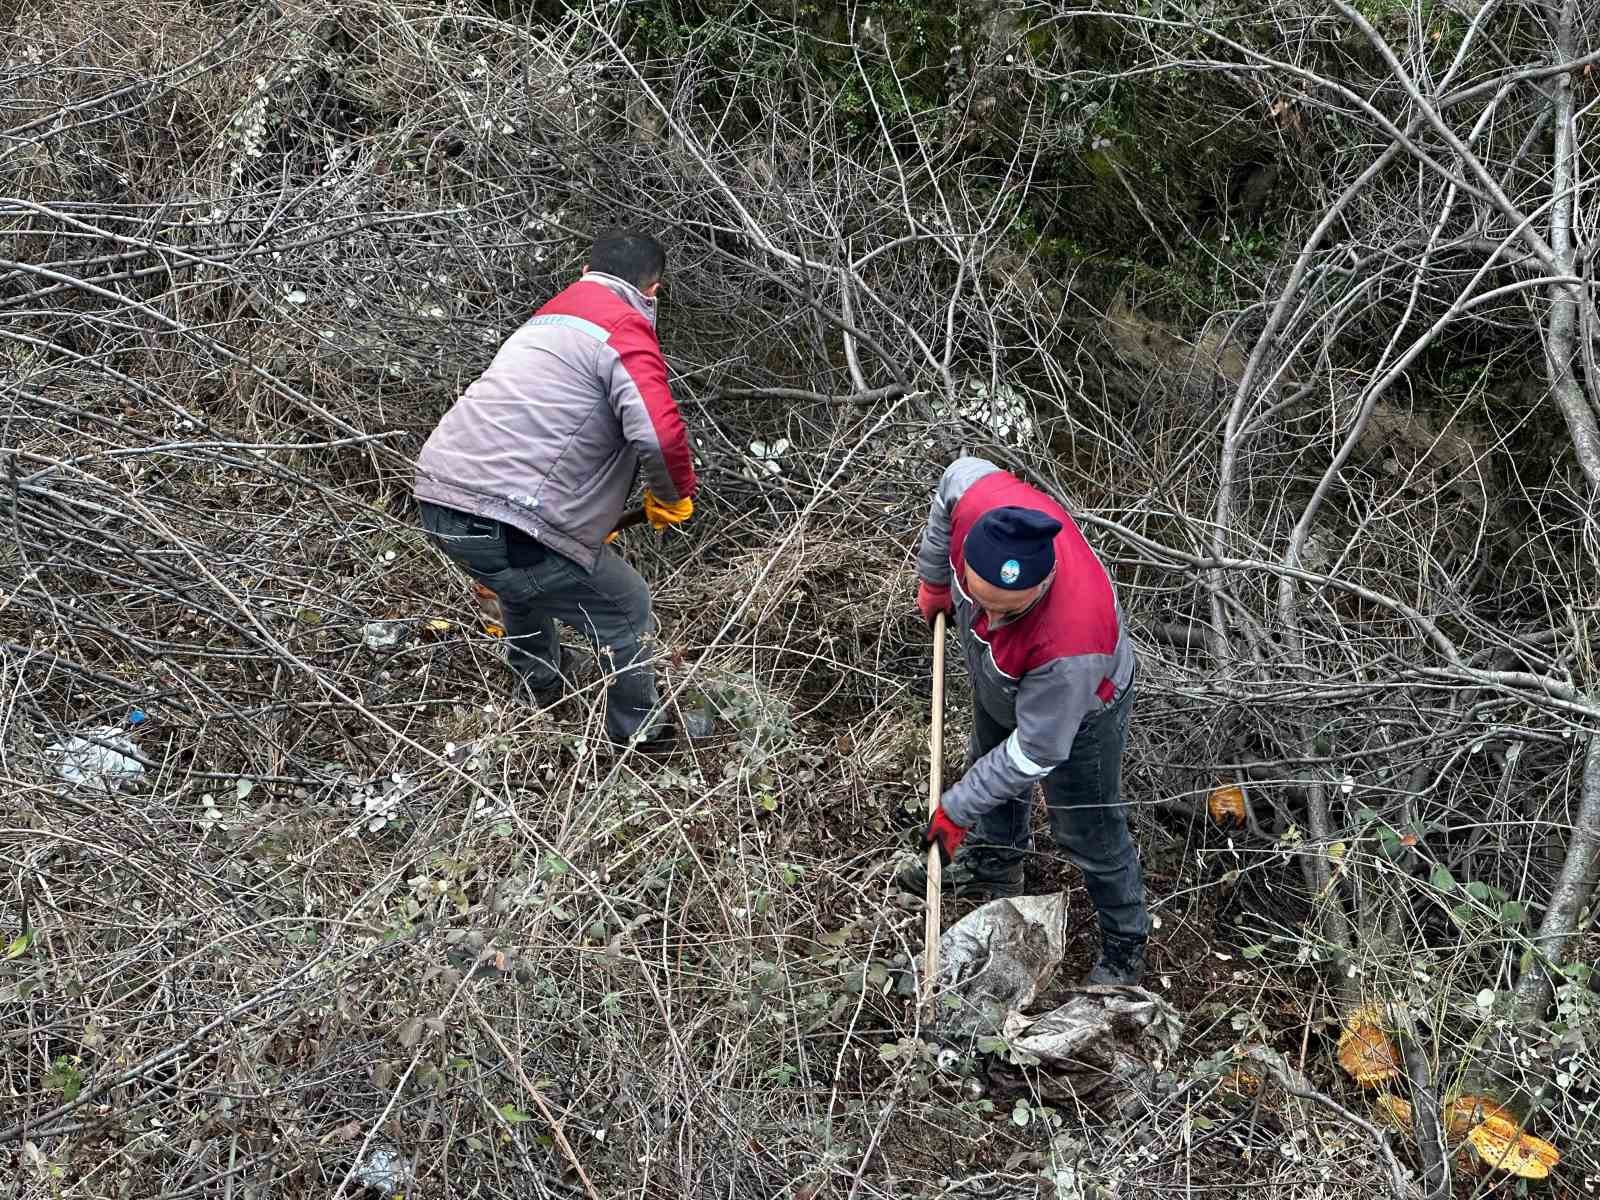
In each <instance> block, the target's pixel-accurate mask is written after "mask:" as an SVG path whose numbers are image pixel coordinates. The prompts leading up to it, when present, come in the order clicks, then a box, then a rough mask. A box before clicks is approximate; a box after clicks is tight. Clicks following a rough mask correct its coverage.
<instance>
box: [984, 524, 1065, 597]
mask: <svg viewBox="0 0 1600 1200" xmlns="http://www.w3.org/2000/svg"><path fill="white" fill-rule="evenodd" d="M1060 532H1061V522H1060V521H1058V520H1056V519H1055V518H1054V517H1049V516H1046V515H1045V514H1044V513H1042V512H1035V511H1034V510H1033V509H1031V508H1019V507H1017V506H1016V505H1007V506H1006V507H1005V508H991V509H990V510H989V511H988V512H986V513H984V514H983V516H981V517H979V518H978V520H977V522H976V523H975V524H974V525H973V526H972V529H971V530H970V531H969V532H968V533H967V541H966V545H965V546H964V547H963V548H962V553H963V554H964V555H965V557H966V562H967V566H969V567H971V568H972V569H973V570H974V571H976V572H977V573H978V577H979V578H980V579H984V580H987V581H988V582H989V583H992V584H994V586H995V587H998V588H1005V589H1006V590H1007V591H1012V592H1022V591H1026V590H1027V589H1028V588H1031V587H1038V586H1039V585H1040V584H1041V583H1043V582H1044V581H1045V579H1046V578H1047V577H1048V576H1049V574H1050V572H1051V571H1052V570H1054V569H1055V565H1056V548H1055V536H1056V534H1058V533H1060Z"/></svg>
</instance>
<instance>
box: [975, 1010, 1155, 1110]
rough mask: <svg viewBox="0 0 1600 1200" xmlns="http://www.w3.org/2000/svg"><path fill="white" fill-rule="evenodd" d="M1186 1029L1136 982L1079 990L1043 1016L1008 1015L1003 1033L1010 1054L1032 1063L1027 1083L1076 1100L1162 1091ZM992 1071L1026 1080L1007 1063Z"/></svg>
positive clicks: (997, 1076) (1048, 1095) (1002, 1079)
mask: <svg viewBox="0 0 1600 1200" xmlns="http://www.w3.org/2000/svg"><path fill="white" fill-rule="evenodd" d="M1182 1035H1183V1019H1182V1018H1181V1017H1179V1016H1178V1013H1177V1010H1176V1009H1174V1008H1173V1007H1172V1005H1170V1004H1168V1003H1167V1002H1166V1001H1165V1000H1163V999H1162V998H1161V997H1160V996H1157V995H1156V994H1155V993H1153V992H1147V991H1145V989H1144V988H1138V987H1081V988H1074V989H1073V991H1072V995H1071V999H1069V1000H1068V1001H1067V1002H1066V1003H1065V1004H1062V1005H1058V1006H1057V1007H1055V1008H1052V1009H1051V1010H1050V1011H1049V1012H1047V1013H1045V1014H1043V1015H1042V1016H1037V1017H1028V1016H1024V1015H1023V1014H1022V1013H1020V1012H1013V1013H1011V1014H1010V1016H1009V1017H1007V1018H1006V1023H1005V1028H1004V1030H1003V1031H1002V1034H1001V1036H1002V1037H1003V1038H1004V1039H1005V1043H1006V1057H1007V1058H1009V1059H1013V1060H1016V1062H1017V1063H1020V1064H1026V1065H1027V1066H1028V1075H1027V1081H1032V1082H1036V1083H1037V1086H1038V1088H1039V1094H1040V1095H1041V1096H1042V1097H1044V1098H1045V1099H1050V1100H1079V1101H1082V1100H1089V1099H1097V1100H1098V1099H1103V1098H1105V1097H1106V1096H1107V1094H1108V1093H1109V1094H1110V1095H1112V1096H1117V1097H1126V1096H1128V1095H1130V1094H1133V1095H1144V1094H1147V1093H1149V1092H1151V1091H1152V1090H1156V1091H1159V1090H1162V1088H1161V1083H1162V1078H1161V1075H1162V1072H1163V1070H1164V1068H1165V1067H1166V1065H1167V1063H1168V1062H1169V1061H1170V1060H1171V1058H1172V1056H1173V1055H1174V1054H1176V1053H1177V1050H1178V1040H1179V1038H1180V1037H1182ZM1030 1059H1031V1060H1037V1062H1036V1065H1035V1064H1034V1063H1030V1062H1029V1060H1030ZM989 1076H990V1079H991V1080H993V1081H995V1082H997V1083H1016V1084H1022V1083H1024V1082H1026V1081H1025V1080H1024V1079H1023V1074H1022V1071H1021V1070H1020V1069H1018V1068H1017V1067H1016V1066H1014V1065H1013V1064H1012V1063H1009V1062H1004V1061H997V1062H995V1063H994V1064H993V1065H992V1066H991V1068H990V1071H989Z"/></svg>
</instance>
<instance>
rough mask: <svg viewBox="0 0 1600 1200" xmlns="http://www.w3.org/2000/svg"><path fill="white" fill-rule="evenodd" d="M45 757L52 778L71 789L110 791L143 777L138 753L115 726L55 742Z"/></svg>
mask: <svg viewBox="0 0 1600 1200" xmlns="http://www.w3.org/2000/svg"><path fill="white" fill-rule="evenodd" d="M45 753H46V754H47V755H48V756H49V758H50V760H51V763H52V765H53V766H54V767H55V772H56V776H57V777H58V778H59V779H61V780H62V781H63V782H65V783H69V784H71V785H72V786H73V787H102V788H107V789H112V788H116V787H119V786H121V785H122V784H125V783H132V782H133V781H134V780H136V779H138V778H139V777H140V776H141V775H143V774H144V764H143V763H141V762H140V761H139V759H138V757H137V755H138V753H139V750H138V748H137V747H136V746H135V745H134V744H133V742H132V741H130V740H129V739H128V737H127V736H126V735H125V734H124V733H123V732H122V730H121V729H119V728H117V727H116V726H115V725H97V726H95V727H93V728H92V729H85V730H84V731H83V732H82V733H78V734H74V735H73V736H72V737H69V738H65V739H63V740H62V741H59V742H56V743H55V744H53V745H52V746H50V748H49V749H48V750H46V751H45Z"/></svg>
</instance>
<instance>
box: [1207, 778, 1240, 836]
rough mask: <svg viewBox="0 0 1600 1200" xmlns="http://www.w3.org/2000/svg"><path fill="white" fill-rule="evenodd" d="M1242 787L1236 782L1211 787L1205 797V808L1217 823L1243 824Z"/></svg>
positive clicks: (1224, 824)
mask: <svg viewBox="0 0 1600 1200" xmlns="http://www.w3.org/2000/svg"><path fill="white" fill-rule="evenodd" d="M1244 804H1245V801H1244V789H1243V788H1242V787H1240V786H1239V785H1238V784H1237V783H1223V784H1219V785H1217V786H1216V787H1214V788H1212V789H1211V795H1209V796H1207V797H1206V809H1207V810H1208V811H1209V812H1210V813H1211V819H1212V820H1213V821H1215V822H1216V823H1217V824H1218V825H1223V826H1228V825H1243V824H1244V815H1245V808H1244Z"/></svg>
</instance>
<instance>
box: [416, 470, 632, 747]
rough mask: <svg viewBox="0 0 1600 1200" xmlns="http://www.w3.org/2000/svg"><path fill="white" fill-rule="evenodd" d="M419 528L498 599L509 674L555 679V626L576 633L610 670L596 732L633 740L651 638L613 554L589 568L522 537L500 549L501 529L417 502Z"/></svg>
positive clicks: (539, 685) (543, 681)
mask: <svg viewBox="0 0 1600 1200" xmlns="http://www.w3.org/2000/svg"><path fill="white" fill-rule="evenodd" d="M419 507H420V509H421V513H422V528H423V530H424V531H425V532H426V533H427V534H428V536H429V537H430V538H431V539H432V540H433V542H434V544H435V545H436V546H438V547H439V548H440V549H441V550H443V551H444V552H445V553H446V554H448V555H449V556H450V557H451V559H453V560H454V561H455V562H456V563H458V564H459V565H460V566H461V567H462V568H463V569H464V570H465V571H466V572H467V574H469V575H471V576H472V577H473V578H474V579H476V580H477V581H478V582H479V583H481V584H483V585H484V586H485V587H486V588H489V589H490V590H491V591H493V592H494V593H495V595H496V596H498V597H499V598H500V611H501V613H502V614H503V615H504V617H505V625H506V648H507V651H508V657H509V659H510V662H511V667H512V669H513V670H515V671H516V673H517V675H518V676H519V677H520V678H521V680H522V681H523V682H524V683H525V684H526V685H527V686H528V687H530V688H533V689H543V688H547V687H551V686H553V685H555V684H557V683H559V682H561V640H560V635H559V634H558V633H557V632H556V622H557V621H560V622H561V623H562V624H564V625H569V626H571V627H572V628H573V629H576V630H578V631H579V632H580V633H582V634H583V635H584V637H586V638H587V639H588V640H589V643H590V644H591V645H592V646H594V648H595V651H596V653H598V654H599V655H600V658H601V662H602V664H604V663H605V662H606V660H607V659H609V660H610V662H609V666H610V670H611V671H612V672H613V674H612V677H611V683H610V686H609V687H608V688H607V690H606V732H607V733H608V734H609V735H610V737H611V739H612V740H613V741H616V742H625V741H627V740H628V739H630V738H631V737H633V736H634V735H635V734H637V733H639V732H640V730H641V728H642V727H643V725H644V722H645V720H646V718H647V717H648V716H649V714H650V712H651V710H652V709H654V708H655V707H656V700H657V696H656V677H655V671H654V670H652V669H651V666H650V662H649V658H648V655H647V654H646V653H645V649H644V639H645V638H646V637H647V636H648V635H649V634H650V632H651V631H652V629H653V628H654V627H653V624H652V619H651V615H650V591H649V588H647V587H646V586H645V582H644V579H643V578H641V577H640V575H639V573H638V572H637V571H635V570H634V569H633V568H632V567H630V566H629V565H628V564H627V563H626V562H624V561H623V560H622V558H621V556H620V555H618V554H617V553H616V551H614V550H612V549H611V547H609V546H602V547H601V549H600V557H599V558H598V559H597V560H596V562H595V567H594V570H593V571H585V570H584V569H583V568H582V567H580V566H579V565H578V564H577V563H575V562H573V561H572V560H571V559H570V558H567V557H565V556H564V555H560V554H557V553H556V552H555V551H553V550H548V549H546V548H544V547H542V546H539V545H538V544H537V543H534V542H532V541H530V540H528V539H527V538H526V537H525V536H524V537H522V538H517V537H516V536H515V535H513V541H512V543H511V544H510V545H509V546H508V545H507V541H506V532H505V526H503V525H502V524H500V522H498V521H491V520H489V519H487V518H485V517H475V516H473V515H471V514H470V513H464V512H458V511H457V510H455V509H453V508H445V507H443V506H441V505H437V504H429V503H427V502H426V501H422V502H419Z"/></svg>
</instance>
